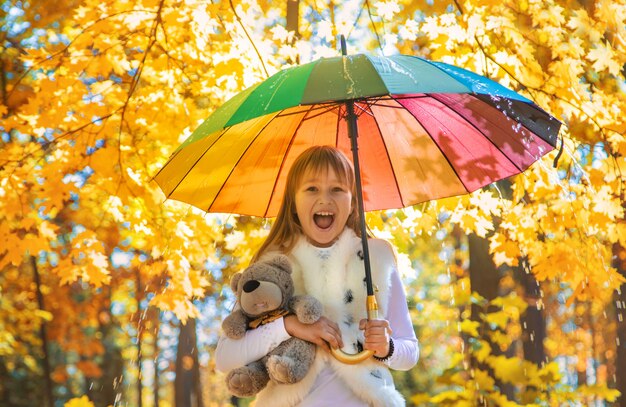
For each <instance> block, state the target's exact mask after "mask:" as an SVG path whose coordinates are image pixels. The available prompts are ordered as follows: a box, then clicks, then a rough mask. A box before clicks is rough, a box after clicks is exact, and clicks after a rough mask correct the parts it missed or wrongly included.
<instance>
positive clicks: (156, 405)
mask: <svg viewBox="0 0 626 407" xmlns="http://www.w3.org/2000/svg"><path fill="white" fill-rule="evenodd" d="M155 314H156V316H155V318H154V358H153V359H154V379H153V391H154V407H159V390H160V389H161V383H160V382H159V373H160V372H159V357H160V356H161V352H159V332H160V328H161V313H160V312H159V311H156V312H155Z"/></svg>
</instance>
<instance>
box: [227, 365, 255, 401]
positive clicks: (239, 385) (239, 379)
mask: <svg viewBox="0 0 626 407" xmlns="http://www.w3.org/2000/svg"><path fill="white" fill-rule="evenodd" d="M227 382H228V390H230V392H231V393H232V394H234V395H236V396H238V397H251V396H254V395H255V394H256V393H258V392H259V390H260V389H257V388H256V387H257V386H255V382H254V380H252V377H251V376H250V375H249V374H248V373H244V372H237V371H232V372H231V373H230V374H229V375H228V377H227Z"/></svg>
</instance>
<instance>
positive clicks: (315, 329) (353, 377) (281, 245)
mask: <svg viewBox="0 0 626 407" xmlns="http://www.w3.org/2000/svg"><path fill="white" fill-rule="evenodd" d="M354 191H355V185H354V172H353V169H352V165H351V163H350V161H348V159H347V158H346V157H345V156H344V155H343V154H342V153H341V152H340V151H339V150H337V149H335V148H333V147H329V146H318V147H312V148H309V149H308V150H306V151H305V152H303V153H302V154H301V155H300V156H299V157H298V158H297V159H296V160H295V161H294V164H293V166H292V167H291V169H290V171H289V174H288V175H287V184H286V186H285V194H284V197H283V201H282V205H281V208H280V210H279V213H278V216H277V218H276V221H275V222H274V224H273V226H272V228H271V230H270V233H269V235H268V237H267V239H266V241H265V242H264V244H263V245H262V246H261V248H260V249H259V251H258V253H257V254H256V256H255V258H254V259H253V261H256V260H258V259H260V258H268V257H270V256H273V255H276V254H278V253H284V254H286V255H288V256H289V258H290V259H291V262H292V266H293V274H292V277H293V280H294V285H295V293H296V294H309V295H312V296H314V297H315V298H317V299H318V300H320V301H321V302H322V304H323V305H324V316H323V317H322V318H321V319H320V320H319V321H318V322H316V323H314V324H312V325H304V324H301V323H300V322H299V321H298V320H297V318H296V317H295V316H293V315H291V316H286V317H284V318H280V319H277V320H276V321H274V322H270V323H268V324H266V325H262V326H260V327H258V328H256V329H254V330H250V331H248V332H247V333H246V336H245V337H244V338H242V339H240V340H231V339H228V338H226V337H224V336H222V337H221V338H220V340H219V342H218V345H217V352H216V366H217V369H218V370H220V371H222V372H227V371H230V370H232V369H234V368H236V367H239V366H243V365H245V364H247V363H249V362H252V361H254V360H257V359H260V358H261V357H263V356H265V355H266V354H267V353H268V352H269V351H271V350H272V349H274V348H275V347H276V346H278V345H279V344H280V343H281V342H283V341H284V340H286V339H288V338H289V337H290V336H295V337H298V338H301V339H304V340H307V341H309V342H313V343H315V344H317V345H318V352H317V356H316V359H315V363H314V364H313V367H312V368H311V369H310V370H309V372H308V374H307V375H306V376H305V378H304V379H303V380H301V381H300V382H298V383H294V384H274V383H272V382H270V383H269V384H268V386H267V387H266V388H265V389H264V390H263V391H261V392H260V393H259V394H258V396H257V404H256V405H257V406H260V407H265V406H269V407H275V406H276V407H280V406H300V407H313V406H320V407H321V406H324V407H326V406H335V405H337V406H342V407H363V406H404V405H405V402H404V399H403V398H402V396H401V395H400V393H399V392H398V391H397V390H396V389H395V387H394V384H393V379H392V378H391V374H390V373H389V370H388V368H392V369H397V370H408V369H410V368H412V367H413V366H414V365H415V364H416V363H417V359H418V356H419V351H418V344H417V339H416V337H415V333H414V332H413V326H412V324H411V320H410V317H409V311H408V308H407V304H406V297H405V294H404V290H403V287H402V282H401V280H400V277H399V274H398V271H397V268H396V261H395V255H394V253H393V249H392V247H391V245H390V244H389V243H387V242H386V241H384V240H380V239H369V240H368V243H369V248H370V258H371V262H372V281H373V283H374V286H375V287H376V288H377V289H378V291H377V292H376V298H377V302H378V304H379V307H380V308H379V315H381V318H382V319H379V320H367V319H365V318H366V317H367V312H366V307H365V298H366V292H365V291H366V290H365V282H364V279H363V276H364V271H363V255H362V247H361V239H360V237H359V236H360V230H359V229H360V228H359V227H358V225H359V221H360V220H359V214H358V211H357V209H356V201H355V196H354V195H355V194H354ZM329 347H332V348H342V349H343V350H344V351H345V352H347V353H357V352H358V351H360V350H361V349H368V350H372V351H374V357H373V358H370V359H368V360H366V361H364V362H362V363H359V364H356V365H347V364H343V363H341V362H339V361H337V360H335V359H334V358H333V357H332V356H331V355H330V353H328V351H329Z"/></svg>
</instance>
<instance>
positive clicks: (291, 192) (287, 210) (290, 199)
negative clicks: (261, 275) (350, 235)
mask: <svg viewBox="0 0 626 407" xmlns="http://www.w3.org/2000/svg"><path fill="white" fill-rule="evenodd" d="M329 169H330V170H332V171H333V172H334V173H335V174H337V177H338V178H339V179H340V180H341V182H343V183H345V185H346V186H348V188H350V191H352V213H351V214H350V216H348V219H347V220H346V226H347V227H349V228H350V229H352V230H354V232H355V233H356V234H357V236H361V230H360V228H359V224H360V215H359V211H358V208H357V203H356V185H355V182H354V170H353V167H352V163H351V162H350V161H349V160H348V159H347V158H346V156H345V155H344V154H343V153H342V152H341V151H339V150H338V149H336V148H335V147H331V146H314V147H310V148H308V149H307V150H305V151H304V152H302V154H300V155H299V156H298V157H297V158H296V159H295V161H294V162H293V165H292V166H291V169H290V170H289V173H288V174H287V183H286V185H285V193H284V195H283V201H282V203H281V205H280V209H279V211H278V215H277V216H276V220H275V221H274V224H273V225H272V228H271V229H270V233H269V235H268V236H267V239H265V242H264V243H263V244H262V245H261V248H260V249H259V251H258V252H257V253H256V255H255V256H254V258H253V259H252V262H255V261H256V260H257V259H259V258H260V257H261V256H262V255H263V253H265V252H266V251H269V250H278V251H280V252H282V253H288V252H289V251H290V250H291V249H292V248H293V246H294V245H295V243H296V241H297V237H298V236H299V235H301V234H302V227H301V225H300V220H299V219H298V214H297V212H296V191H297V188H298V185H300V183H301V182H302V178H303V177H304V175H305V174H306V172H307V171H312V172H313V173H315V174H318V173H320V172H322V171H328V170H329Z"/></svg>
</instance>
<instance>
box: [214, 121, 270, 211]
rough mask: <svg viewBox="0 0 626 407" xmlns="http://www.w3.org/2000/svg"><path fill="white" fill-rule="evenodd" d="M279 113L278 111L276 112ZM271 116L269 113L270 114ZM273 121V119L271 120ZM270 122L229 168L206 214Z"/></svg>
mask: <svg viewBox="0 0 626 407" xmlns="http://www.w3.org/2000/svg"><path fill="white" fill-rule="evenodd" d="M278 113H280V111H279V112H278ZM278 113H276V114H275V115H274V117H276V116H278ZM270 114H271V113H270ZM272 120H273V119H272ZM272 120H268V121H267V122H266V123H265V124H264V125H263V127H262V128H260V129H259V131H257V133H256V134H255V135H254V137H253V138H252V139H251V140H250V143H248V145H247V146H246V148H245V149H244V150H243V151H242V153H241V154H240V155H239V158H238V159H237V162H236V163H235V164H234V165H233V166H232V167H231V170H230V171H229V173H228V176H227V177H226V178H225V179H224V182H222V185H221V186H220V189H219V191H217V193H216V194H215V197H214V198H213V200H212V201H211V204H210V205H209V208H208V209H207V212H210V209H211V206H213V204H214V203H215V200H216V199H217V197H218V196H219V195H220V193H221V192H222V190H223V189H224V187H225V186H226V184H227V183H228V180H229V179H230V177H231V176H232V175H233V172H235V168H237V166H238V165H239V163H240V162H241V159H242V158H243V157H244V156H245V155H246V153H247V152H248V150H249V149H250V147H251V146H252V144H254V142H255V141H256V140H257V139H258V138H259V134H261V133H263V130H265V129H266V128H267V126H268V125H269V124H270V123H271V122H272Z"/></svg>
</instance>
